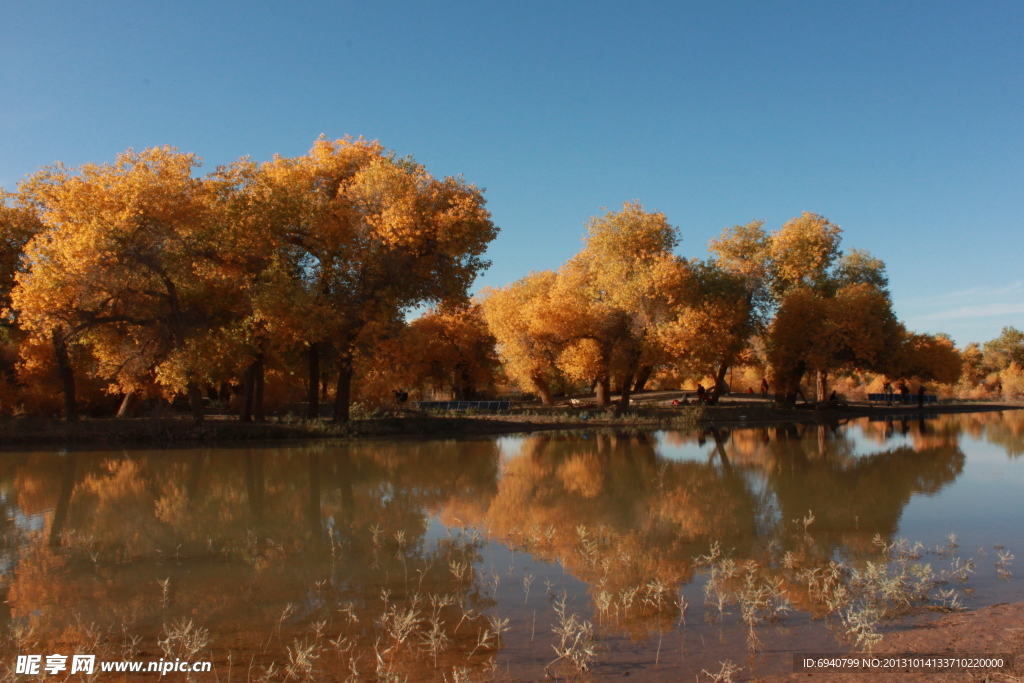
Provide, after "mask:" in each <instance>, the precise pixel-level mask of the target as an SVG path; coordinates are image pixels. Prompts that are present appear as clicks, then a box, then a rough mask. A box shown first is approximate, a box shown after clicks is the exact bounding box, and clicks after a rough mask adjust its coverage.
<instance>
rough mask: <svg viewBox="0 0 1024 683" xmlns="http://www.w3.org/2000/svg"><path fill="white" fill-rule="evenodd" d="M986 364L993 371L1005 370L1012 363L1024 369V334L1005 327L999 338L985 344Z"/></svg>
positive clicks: (1015, 329)
mask: <svg viewBox="0 0 1024 683" xmlns="http://www.w3.org/2000/svg"><path fill="white" fill-rule="evenodd" d="M984 353H985V363H986V365H988V366H989V367H990V368H992V369H993V370H996V371H997V370H1005V369H1006V368H1008V367H1010V363H1016V364H1017V365H1018V366H1020V367H1024V332H1021V331H1020V330H1018V329H1017V328H1015V327H1004V328H1003V330H1002V332H1000V334H999V336H998V337H996V338H995V339H992V340H990V341H987V342H985V345H984Z"/></svg>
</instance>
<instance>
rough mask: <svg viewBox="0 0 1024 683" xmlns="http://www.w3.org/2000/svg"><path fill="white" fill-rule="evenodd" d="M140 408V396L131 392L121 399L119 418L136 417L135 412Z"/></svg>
mask: <svg viewBox="0 0 1024 683" xmlns="http://www.w3.org/2000/svg"><path fill="white" fill-rule="evenodd" d="M138 407H139V394H138V392H135V391H129V392H128V393H127V394H125V395H124V398H123V399H121V407H120V408H118V409H117V416H118V417H122V418H123V417H135V411H136V410H138Z"/></svg>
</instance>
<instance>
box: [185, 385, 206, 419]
mask: <svg viewBox="0 0 1024 683" xmlns="http://www.w3.org/2000/svg"><path fill="white" fill-rule="evenodd" d="M186 390H187V391H188V405H189V408H191V409H192V419H194V420H195V421H196V422H197V423H198V422H202V421H203V419H204V418H205V411H204V410H203V392H202V391H201V390H200V389H199V385H198V384H196V383H195V382H189V383H188V387H187V388H186Z"/></svg>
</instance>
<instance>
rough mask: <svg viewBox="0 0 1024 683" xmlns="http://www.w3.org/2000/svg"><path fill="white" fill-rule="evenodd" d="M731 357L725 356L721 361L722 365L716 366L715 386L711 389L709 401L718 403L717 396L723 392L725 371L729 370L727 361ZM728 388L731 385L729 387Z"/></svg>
mask: <svg viewBox="0 0 1024 683" xmlns="http://www.w3.org/2000/svg"><path fill="white" fill-rule="evenodd" d="M731 360H732V359H731V358H727V359H725V360H723V361H722V365H721V366H719V368H718V375H717V376H716V377H715V386H714V387H713V388H712V389H711V402H712V403H718V397H719V396H721V395H722V394H723V393H725V373H727V372H729V363H730V361H731ZM729 388H730V390H731V389H732V387H729Z"/></svg>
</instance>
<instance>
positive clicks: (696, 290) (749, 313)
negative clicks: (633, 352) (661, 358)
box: [659, 260, 757, 397]
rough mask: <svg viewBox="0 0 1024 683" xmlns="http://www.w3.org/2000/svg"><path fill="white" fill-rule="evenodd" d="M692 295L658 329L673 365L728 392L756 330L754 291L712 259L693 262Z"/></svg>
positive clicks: (691, 270) (676, 307)
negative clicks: (728, 379) (728, 376)
mask: <svg viewBox="0 0 1024 683" xmlns="http://www.w3.org/2000/svg"><path fill="white" fill-rule="evenodd" d="M689 270H690V272H691V273H692V278H691V283H690V286H689V291H688V292H687V295H686V296H685V297H682V298H681V300H680V301H679V303H678V305H676V306H675V307H674V310H673V315H672V317H671V319H670V320H669V321H668V322H667V323H666V324H664V325H662V326H661V328H660V330H659V334H660V340H661V343H662V345H663V347H664V348H665V349H666V351H667V353H668V355H669V356H670V357H671V358H672V359H673V360H674V362H675V364H676V365H678V366H682V367H683V368H685V369H686V371H687V373H688V374H691V375H694V374H695V375H698V376H704V375H712V376H714V377H715V388H714V389H713V396H714V397H717V396H719V395H720V394H721V393H722V391H723V390H724V383H725V373H726V372H727V371H728V369H729V368H730V367H732V365H733V364H735V362H736V361H737V360H738V359H739V358H740V356H741V354H742V353H743V352H744V351H745V350H746V349H747V347H748V345H749V343H750V338H751V335H753V334H754V333H755V332H756V330H757V326H756V321H757V319H756V317H755V313H754V304H753V301H752V299H753V293H752V292H751V291H750V290H749V289H748V287H747V282H746V281H745V279H744V278H742V277H741V276H740V275H739V274H737V273H734V272H730V271H727V270H725V269H723V268H722V267H721V266H720V264H719V263H717V262H716V261H714V260H711V261H708V262H705V263H701V262H699V261H694V262H692V263H690V264H689Z"/></svg>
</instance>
